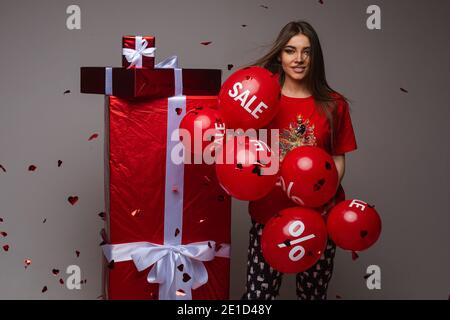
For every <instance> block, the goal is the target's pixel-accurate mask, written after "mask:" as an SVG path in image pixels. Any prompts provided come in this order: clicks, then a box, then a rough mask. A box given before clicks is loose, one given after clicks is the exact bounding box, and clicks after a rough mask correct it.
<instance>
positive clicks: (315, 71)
mask: <svg viewBox="0 0 450 320" xmlns="http://www.w3.org/2000/svg"><path fill="white" fill-rule="evenodd" d="M298 34H303V35H305V36H306V37H308V39H309V42H310V45H311V55H310V70H309V72H308V74H307V76H306V84H307V86H308V89H309V90H310V91H311V92H312V96H313V97H314V100H315V102H316V106H317V109H318V111H319V112H320V113H321V114H325V115H326V117H327V119H328V122H329V124H330V131H331V141H330V145H331V150H333V148H334V143H333V142H334V131H335V130H334V122H333V119H334V117H335V115H336V97H333V96H332V94H336V93H337V92H336V91H334V90H333V89H332V88H331V87H330V86H329V85H328V82H327V79H326V76H325V64H324V61H323V53H322V47H321V45H320V41H319V37H318V35H317V33H316V31H315V30H314V28H313V27H312V26H311V25H310V24H309V23H308V22H306V21H301V20H300V21H291V22H289V23H288V24H286V25H285V26H284V27H283V29H281V31H280V33H279V34H278V37H277V38H276V40H275V42H274V43H273V45H272V47H271V48H270V50H269V52H268V53H267V54H265V55H264V56H263V57H261V58H259V59H258V60H256V61H255V62H254V63H253V64H252V65H254V66H260V67H263V68H266V69H268V70H269V71H271V72H273V73H278V74H279V80H280V85H281V87H283V84H284V80H285V73H284V71H283V68H282V66H281V63H280V61H279V60H278V59H279V56H280V53H281V50H283V48H284V47H285V46H286V44H287V43H288V42H289V40H290V39H291V38H292V37H293V36H295V35H298ZM339 96H340V98H342V99H343V100H345V101H346V102H348V100H347V98H345V97H344V96H342V95H339Z"/></svg>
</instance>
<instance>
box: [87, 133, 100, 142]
mask: <svg viewBox="0 0 450 320" xmlns="http://www.w3.org/2000/svg"><path fill="white" fill-rule="evenodd" d="M95 138H98V133H94V134H93V135H91V136H90V137H89V141H91V140H94V139H95Z"/></svg>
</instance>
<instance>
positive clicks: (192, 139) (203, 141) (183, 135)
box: [179, 107, 225, 154]
mask: <svg viewBox="0 0 450 320" xmlns="http://www.w3.org/2000/svg"><path fill="white" fill-rule="evenodd" d="M179 132H180V141H181V142H182V143H183V145H184V148H185V150H186V151H187V152H191V153H194V154H203V151H204V150H205V149H206V148H207V147H208V148H209V147H211V148H212V147H214V146H215V145H217V146H219V145H220V144H221V141H222V139H223V136H224V134H225V124H224V122H223V119H222V116H221V114H220V112H219V111H218V110H215V109H212V108H203V107H196V108H195V109H192V110H190V111H189V112H188V113H186V115H185V116H184V117H183V119H182V120H181V122H180V131H179Z"/></svg>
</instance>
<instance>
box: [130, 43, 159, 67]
mask: <svg viewBox="0 0 450 320" xmlns="http://www.w3.org/2000/svg"><path fill="white" fill-rule="evenodd" d="M155 50H156V48H155V37H152V36H124V37H122V67H124V68H150V69H153V68H154V67H155Z"/></svg>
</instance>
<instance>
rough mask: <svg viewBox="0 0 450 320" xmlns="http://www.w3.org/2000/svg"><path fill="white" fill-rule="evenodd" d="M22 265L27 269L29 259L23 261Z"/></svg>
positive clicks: (29, 262)
mask: <svg viewBox="0 0 450 320" xmlns="http://www.w3.org/2000/svg"><path fill="white" fill-rule="evenodd" d="M23 263H24V264H25V269H26V268H28V266H29V265H30V264H31V259H25V260H24V261H23Z"/></svg>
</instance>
